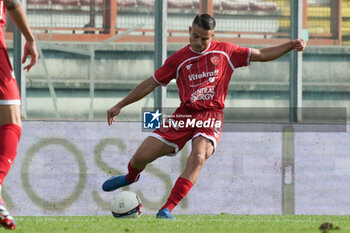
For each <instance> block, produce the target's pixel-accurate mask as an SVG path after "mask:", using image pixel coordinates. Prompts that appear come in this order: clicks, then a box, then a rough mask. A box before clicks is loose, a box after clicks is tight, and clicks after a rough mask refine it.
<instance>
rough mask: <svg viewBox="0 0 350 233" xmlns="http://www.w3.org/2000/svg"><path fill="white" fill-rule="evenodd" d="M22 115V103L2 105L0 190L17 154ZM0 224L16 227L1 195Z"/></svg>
mask: <svg viewBox="0 0 350 233" xmlns="http://www.w3.org/2000/svg"><path fill="white" fill-rule="evenodd" d="M20 116H21V114H20V105H0V190H1V188H2V184H3V181H4V179H5V177H6V175H7V174H8V172H9V170H10V168H11V166H12V163H13V161H14V159H15V157H16V154H17V145H18V142H19V140H20V136H21V126H22V123H21V117H20ZM0 193H1V191H0ZM0 224H1V225H2V226H3V227H5V228H7V229H16V225H15V222H14V220H13V218H12V216H11V215H10V214H9V212H8V211H7V209H6V206H5V202H4V201H3V200H2V198H1V195H0Z"/></svg>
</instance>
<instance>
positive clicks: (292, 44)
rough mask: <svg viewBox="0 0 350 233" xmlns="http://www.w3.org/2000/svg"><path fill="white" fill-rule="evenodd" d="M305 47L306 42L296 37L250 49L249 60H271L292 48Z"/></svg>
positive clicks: (300, 48) (302, 48) (299, 48)
mask: <svg viewBox="0 0 350 233" xmlns="http://www.w3.org/2000/svg"><path fill="white" fill-rule="evenodd" d="M305 47H306V42H305V41H304V40H303V39H297V40H291V41H289V42H286V43H283V44H279V45H276V46H272V47H267V48H263V49H252V54H251V57H250V61H261V62H266V61H272V60H275V59H277V58H279V57H281V56H283V55H284V54H286V53H288V52H290V51H292V50H294V49H295V50H296V51H304V50H305Z"/></svg>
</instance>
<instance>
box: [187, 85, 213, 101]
mask: <svg viewBox="0 0 350 233" xmlns="http://www.w3.org/2000/svg"><path fill="white" fill-rule="evenodd" d="M214 95H215V87H214V86H212V87H203V88H200V89H198V90H197V91H195V92H193V93H192V95H191V103H194V102H195V101H198V100H213V98H214Z"/></svg>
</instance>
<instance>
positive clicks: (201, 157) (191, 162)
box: [157, 136, 214, 218]
mask: <svg viewBox="0 0 350 233" xmlns="http://www.w3.org/2000/svg"><path fill="white" fill-rule="evenodd" d="M213 152H214V145H213V143H212V141H211V140H209V139H208V138H206V137H203V136H198V137H196V138H194V139H193V141H192V151H191V153H190V155H189V157H188V159H187V163H186V167H185V170H184V171H183V172H182V174H181V175H180V177H179V178H178V179H177V181H176V182H175V185H174V187H173V189H172V190H171V193H170V196H169V198H168V200H167V202H166V203H165V205H164V206H163V207H162V208H161V209H160V211H159V212H158V213H157V218H174V217H172V216H171V215H170V213H171V211H172V210H173V208H174V207H175V206H176V205H177V204H178V203H179V202H180V201H181V200H182V199H183V198H184V197H185V196H186V194H187V193H188V192H189V191H190V189H191V188H192V186H193V185H194V184H195V183H196V181H197V179H198V176H199V172H200V170H201V168H202V167H203V165H204V163H205V161H206V160H207V159H208V158H209V157H210V156H211V155H212V154H213Z"/></svg>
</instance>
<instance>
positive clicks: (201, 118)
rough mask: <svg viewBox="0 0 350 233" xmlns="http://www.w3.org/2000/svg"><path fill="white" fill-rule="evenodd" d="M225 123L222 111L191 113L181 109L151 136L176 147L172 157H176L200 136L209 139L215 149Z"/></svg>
mask: <svg viewBox="0 0 350 233" xmlns="http://www.w3.org/2000/svg"><path fill="white" fill-rule="evenodd" d="M223 122H224V115H223V112H222V110H221V109H219V110H212V109H211V110H200V111H190V110H188V109H186V108H184V107H179V108H178V109H176V111H175V112H174V113H173V114H172V116H170V117H169V118H168V120H166V121H165V122H163V123H162V126H161V128H160V129H156V130H155V131H153V133H152V134H151V136H152V137H155V138H157V139H159V140H161V141H162V142H164V143H165V144H168V145H169V146H172V147H174V148H175V153H174V154H171V155H175V154H176V153H177V152H179V151H180V150H181V149H182V148H183V147H184V146H185V144H186V142H187V141H189V140H190V139H194V138H196V137H198V136H203V137H205V138H207V139H209V140H210V141H211V142H212V143H213V146H214V149H215V148H216V145H217V144H218V142H219V139H220V136H221V132H222V124H223Z"/></svg>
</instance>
